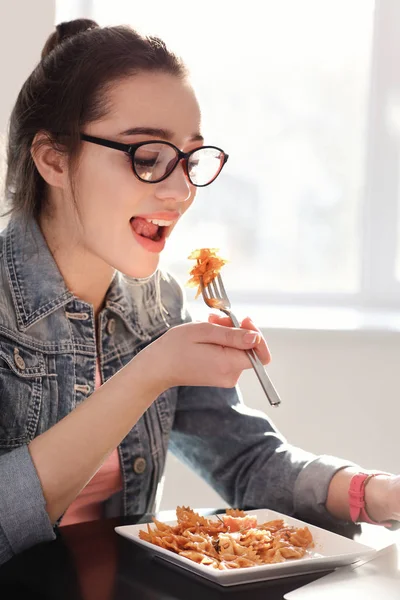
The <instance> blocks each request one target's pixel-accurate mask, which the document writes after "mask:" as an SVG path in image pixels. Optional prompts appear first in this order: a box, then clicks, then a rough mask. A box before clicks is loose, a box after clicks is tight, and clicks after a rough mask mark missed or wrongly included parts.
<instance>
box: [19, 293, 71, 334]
mask: <svg viewBox="0 0 400 600" xmlns="http://www.w3.org/2000/svg"><path fill="white" fill-rule="evenodd" d="M71 298H73V294H71V292H64V293H63V294H62V296H59V297H58V298H56V299H55V300H51V301H50V302H48V303H47V304H45V305H43V306H41V307H40V308H38V310H35V312H33V313H32V314H31V316H30V318H29V319H27V321H26V325H25V329H28V327H31V326H32V325H33V324H34V323H36V322H37V321H40V320H41V319H44V318H45V317H47V315H49V314H50V313H52V312H54V311H55V310H57V309H58V308H61V307H62V306H64V305H65V304H68V302H69V301H70V300H71ZM45 309H46V310H45Z"/></svg>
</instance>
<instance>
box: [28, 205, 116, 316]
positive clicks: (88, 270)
mask: <svg viewBox="0 0 400 600" xmlns="http://www.w3.org/2000/svg"><path fill="white" fill-rule="evenodd" d="M39 226H40V228H41V230H42V233H43V235H44V238H45V240H46V242H47V245H48V247H49V250H50V252H51V254H52V255H53V258H54V260H55V262H56V264H57V267H58V269H59V271H60V273H61V275H62V276H63V279H64V281H65V284H66V286H67V288H68V289H69V290H70V291H71V292H72V293H73V294H74V295H75V296H76V297H77V298H79V299H80V300H83V301H84V302H87V303H88V304H91V305H92V306H93V309H94V313H95V315H96V317H97V315H98V314H99V312H100V310H101V309H102V307H103V305H104V300H105V297H106V293H107V290H108V288H109V287H110V284H111V281H112V279H113V277H114V274H115V269H113V267H111V266H110V265H108V264H107V263H105V262H104V261H103V260H102V259H101V258H99V257H98V256H95V255H94V254H92V253H91V252H90V251H89V250H88V249H87V248H85V247H84V246H83V245H82V244H81V243H80V242H79V241H78V240H76V238H75V239H74V238H73V236H71V235H70V232H69V231H68V230H67V229H66V228H64V227H62V226H61V224H60V223H59V222H57V220H56V219H54V220H53V219H50V218H48V217H46V216H42V217H41V218H40V219H39Z"/></svg>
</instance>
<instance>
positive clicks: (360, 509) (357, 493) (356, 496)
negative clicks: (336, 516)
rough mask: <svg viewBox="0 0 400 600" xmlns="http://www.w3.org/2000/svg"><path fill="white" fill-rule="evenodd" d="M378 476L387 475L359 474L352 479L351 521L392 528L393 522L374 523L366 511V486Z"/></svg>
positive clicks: (350, 494)
mask: <svg viewBox="0 0 400 600" xmlns="http://www.w3.org/2000/svg"><path fill="white" fill-rule="evenodd" d="M376 475H385V473H357V474H356V475H354V476H353V477H352V478H351V481H350V487H349V508H350V517H351V520H352V521H353V522H354V523H356V522H358V521H365V522H366V523H372V524H373V525H383V526H384V527H392V526H393V522H391V521H382V522H381V523H377V522H376V521H373V520H372V519H371V518H370V517H369V515H368V513H367V511H366V509H365V486H366V484H367V482H368V481H369V480H370V479H371V478H372V477H375V476H376Z"/></svg>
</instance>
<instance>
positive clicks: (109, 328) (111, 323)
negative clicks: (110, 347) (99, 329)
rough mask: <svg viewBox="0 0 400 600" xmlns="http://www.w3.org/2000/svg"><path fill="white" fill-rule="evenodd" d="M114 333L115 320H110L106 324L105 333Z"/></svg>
mask: <svg viewBox="0 0 400 600" xmlns="http://www.w3.org/2000/svg"><path fill="white" fill-rule="evenodd" d="M114 331H115V319H110V320H109V321H108V323H107V333H109V334H110V335H112V334H113V333H114Z"/></svg>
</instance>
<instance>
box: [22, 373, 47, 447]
mask: <svg viewBox="0 0 400 600" xmlns="http://www.w3.org/2000/svg"><path fill="white" fill-rule="evenodd" d="M42 391H43V383H42V380H41V379H39V380H38V381H35V382H34V384H33V388H32V407H31V409H30V410H29V413H31V414H32V417H33V418H32V420H31V421H30V422H29V421H28V423H29V424H28V427H27V429H26V430H27V434H28V438H29V440H32V439H33V437H34V435H35V431H36V429H37V425H38V422H39V416H40V408H41V404H42Z"/></svg>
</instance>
